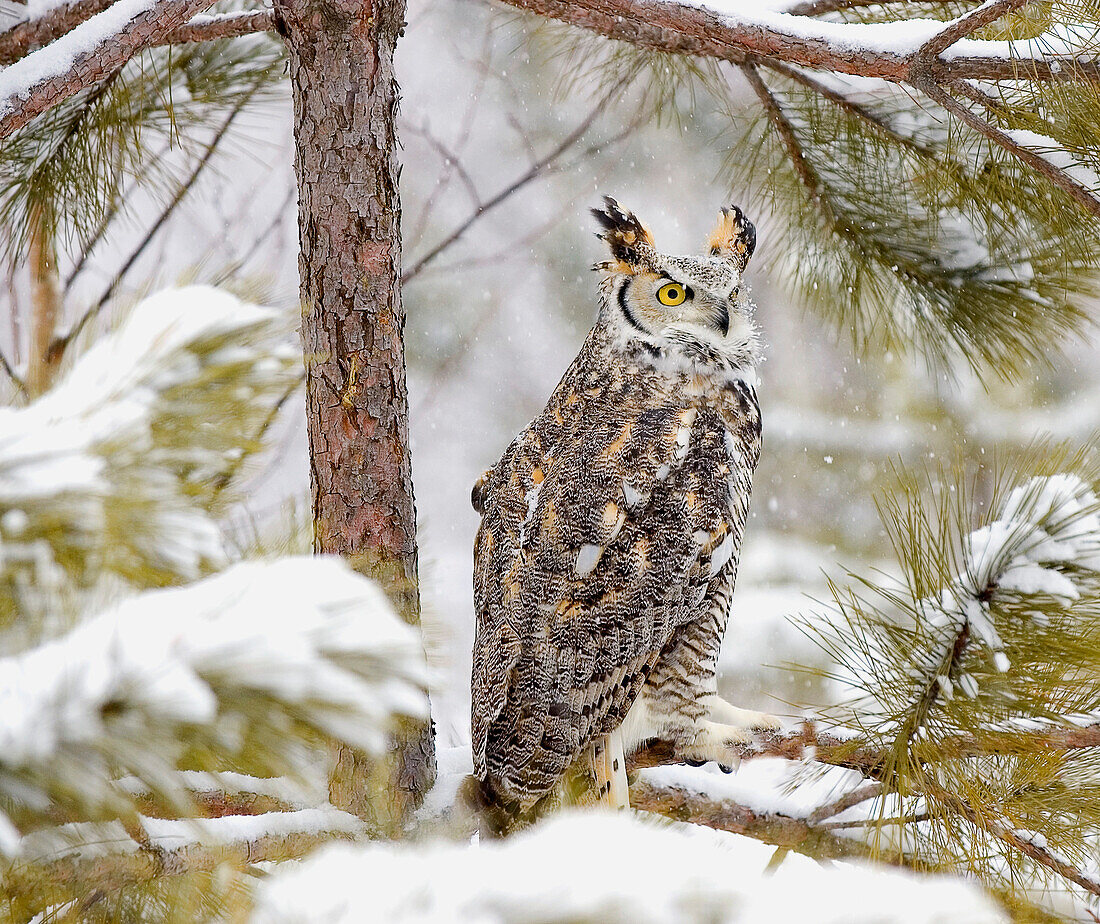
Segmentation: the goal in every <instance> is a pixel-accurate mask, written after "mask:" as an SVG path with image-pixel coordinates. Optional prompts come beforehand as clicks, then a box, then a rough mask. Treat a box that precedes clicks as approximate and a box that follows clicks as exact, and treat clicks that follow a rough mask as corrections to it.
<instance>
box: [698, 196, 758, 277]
mask: <svg viewBox="0 0 1100 924" xmlns="http://www.w3.org/2000/svg"><path fill="white" fill-rule="evenodd" d="M754 250H756V226H755V225H753V223H752V222H751V221H749V220H748V219H747V218H746V217H745V214H744V213H743V212H742V211H741V210H740V209H739V208H738V207H737V206H736V205H731V206H730V207H729V208H728V209H722V211H721V212H720V213H719V214H718V224H717V225H715V227H714V230H713V231H711V232H710V236H709V237H708V238H707V251H708V253H710V255H711V256H712V257H724V258H725V259H727V260H729V261H730V262H732V263H733V264H734V266H736V267H737V271H738V272H739V273H740V272H743V271H744V269H745V264H747V263H748V262H749V257H751V256H752V252H753V251H754Z"/></svg>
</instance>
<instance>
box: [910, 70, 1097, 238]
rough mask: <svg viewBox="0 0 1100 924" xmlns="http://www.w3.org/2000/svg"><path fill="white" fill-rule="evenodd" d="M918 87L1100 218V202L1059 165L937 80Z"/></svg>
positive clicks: (925, 79) (922, 81)
mask: <svg viewBox="0 0 1100 924" xmlns="http://www.w3.org/2000/svg"><path fill="white" fill-rule="evenodd" d="M914 86H916V88H917V89H918V90H920V91H921V92H922V93H924V94H925V95H926V96H927V97H928V98H929V99H931V100H934V101H935V102H937V103H939V104H940V105H941V106H943V108H944V109H946V110H947V111H948V112H950V113H951V114H952V115H953V116H955V117H956V118H957V119H958V120H959V121H960V122H962V123H964V124H965V125H968V126H969V127H970V128H972V129H974V131H976V132H978V133H979V134H981V135H984V136H985V137H986V138H988V139H989V140H990V141H992V142H993V143H994V144H996V145H998V146H1000V147H1002V148H1004V150H1006V151H1008V152H1009V153H1010V154H1012V155H1014V156H1015V157H1016V158H1018V159H1019V160H1021V161H1023V162H1024V163H1025V164H1027V165H1028V166H1029V167H1031V168H1032V169H1033V170H1035V171H1036V172H1037V173H1040V174H1042V175H1043V176H1045V177H1046V178H1047V179H1048V180H1050V182H1051V183H1053V184H1054V185H1055V186H1057V187H1058V188H1059V189H1061V190H1062V191H1063V192H1065V193H1066V194H1067V195H1068V196H1069V197H1070V198H1071V199H1073V200H1074V201H1075V202H1076V203H1078V204H1079V205H1080V206H1081V207H1082V208H1084V209H1085V211H1087V212H1089V213H1090V214H1091V215H1093V216H1095V217H1097V218H1100V199H1098V198H1097V197H1096V196H1095V195H1094V194H1093V193H1092V192H1090V191H1089V190H1088V189H1086V188H1085V187H1084V186H1082V185H1081V184H1080V183H1078V182H1077V181H1076V180H1075V179H1073V178H1072V177H1071V176H1070V175H1069V174H1068V173H1066V171H1065V170H1063V169H1062V168H1061V167H1058V166H1055V165H1054V164H1052V163H1051V162H1050V161H1049V160H1047V159H1046V158H1045V157H1043V156H1042V155H1040V154H1038V153H1036V152H1035V151H1033V150H1031V149H1030V148H1026V147H1024V146H1023V145H1022V144H1020V143H1019V142H1018V141H1016V140H1015V139H1014V138H1012V137H1011V136H1010V135H1008V134H1007V133H1005V132H1003V131H1001V130H1000V129H999V128H996V127H994V126H993V125H991V124H990V123H989V122H987V121H986V120H985V119H983V118H982V117H981V116H979V115H976V114H975V113H973V112H971V111H970V110H969V109H967V108H966V107H965V106H964V105H963V104H962V103H960V102H959V101H958V100H957V99H955V98H954V97H953V96H951V95H950V94H949V93H947V92H946V91H945V90H944V89H943V88H942V87H941V86H939V85H938V84H937V83H935V82H934V81H933V80H930V79H928V78H922V79H920V80H917V81H916V82H915V84H914Z"/></svg>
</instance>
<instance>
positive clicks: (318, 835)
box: [0, 808, 365, 898]
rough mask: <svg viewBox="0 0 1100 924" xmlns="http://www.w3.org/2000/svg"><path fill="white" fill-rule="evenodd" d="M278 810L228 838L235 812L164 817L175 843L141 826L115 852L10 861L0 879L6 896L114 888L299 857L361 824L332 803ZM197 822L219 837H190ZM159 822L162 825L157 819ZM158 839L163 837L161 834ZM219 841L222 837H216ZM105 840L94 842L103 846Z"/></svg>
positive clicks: (350, 832) (17, 896)
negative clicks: (174, 831)
mask: <svg viewBox="0 0 1100 924" xmlns="http://www.w3.org/2000/svg"><path fill="white" fill-rule="evenodd" d="M318 811H325V812H326V813H327V815H328V816H329V819H330V820H331V824H330V825H328V826H327V827H322V828H320V829H318V828H317V824H316V820H315V819H316V817H317V812H318ZM271 814H272V816H283V819H285V820H284V821H283V825H281V826H280V827H279V828H274V829H273V830H272V832H271V833H265V832H263V831H262V830H258V831H257V833H256V835H255V836H253V837H251V838H248V839H241V838H239V837H238V838H233V837H232V836H231V832H232V831H233V830H234V823H235V822H236V821H237V819H236V818H233V819H230V820H229V823H228V824H225V825H224V826H220V825H219V822H220V821H221V819H218V818H214V819H202V820H199V821H197V822H196V821H194V820H184V821H179V822H174V823H169V824H171V825H174V826H175V827H178V828H179V839H180V840H182V841H184V843H183V844H182V845H181V846H179V847H176V846H159V845H157V844H156V843H155V842H154V843H153V844H152V845H150V843H149V840H148V839H147V838H145V837H144V836H143V835H144V832H140V833H139V838H140V840H139V839H131V838H126V839H124V840H122V841H120V842H119V843H118V845H117V846H118V852H110V853H105V854H104V853H101V852H100V851H96V852H95V853H93V854H92V855H91V856H89V857H82V856H80V855H79V854H74V855H71V856H67V857H62V858H60V859H56V860H47V861H45V862H27V863H14V864H12V865H10V866H8V867H7V868H6V869H4V870H3V871H2V876H0V882H2V883H3V887H4V892H5V894H6V895H7V896H8V897H9V898H19V897H21V896H25V895H26V896H33V895H35V894H38V893H39V892H40V890H41V889H43V887H50V886H52V887H62V888H64V887H73V886H75V887H78V888H79V889H80V890H81V891H82V892H94V891H95V890H97V889H99V890H104V891H109V890H114V889H120V888H123V887H125V886H129V885H134V884H135V883H141V882H150V881H152V880H154V879H158V878H160V877H162V876H179V875H183V874H185V873H192V872H199V871H210V870H213V869H216V868H217V867H219V866H220V865H221V864H223V863H230V864H232V865H233V866H236V867H245V866H250V865H252V864H255V863H262V862H267V861H278V860H287V859H291V858H295V857H301V856H303V855H304V854H306V853H308V852H309V851H310V850H311V849H312V848H314V847H316V846H317V845H319V844H321V843H324V842H326V841H331V840H333V839H334V838H349V837H352V836H354V834H355V833H357V832H359V831H362V830H364V828H365V826H363V825H362V824H361V823H359V821H358V819H356V818H354V817H353V816H351V815H348V814H346V813H345V812H339V811H337V810H335V809H332V808H327V809H324V810H317V809H314V810H307V811H306V812H286V813H271ZM296 816H297V817H300V818H301V819H302V821H303V825H302V830H299V831H294V830H287V827H291V828H292V827H293V826H294V820H295V817H296ZM194 824H201V825H202V826H203V828H204V829H207V830H209V831H211V832H217V831H218V830H219V827H224V828H225V834H224V835H223V836H222V837H218V836H217V835H215V836H214V837H212V838H211V840H212V841H213V842H212V843H208V844H203V843H194V840H193V839H194V834H193V832H194V830H195V829H194V828H193V827H189V825H194ZM162 827H163V825H162ZM159 840H166V838H160V839H159ZM219 841H224V843H219ZM103 846H105V845H102V844H100V845H97V847H101V848H102V847H103Z"/></svg>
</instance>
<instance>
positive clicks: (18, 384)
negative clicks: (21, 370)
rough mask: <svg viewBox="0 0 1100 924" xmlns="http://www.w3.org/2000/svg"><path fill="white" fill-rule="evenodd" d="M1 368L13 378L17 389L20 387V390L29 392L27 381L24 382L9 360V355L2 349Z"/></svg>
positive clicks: (0, 354) (24, 392) (12, 380)
mask: <svg viewBox="0 0 1100 924" xmlns="http://www.w3.org/2000/svg"><path fill="white" fill-rule="evenodd" d="M0 369H3V370H4V374H5V375H6V376H7V377H8V378H9V379H11V382H12V384H13V385H14V386H15V387H16V388H17V389H19V391H20V392H22V393H23V394H24V395H25V394H26V393H27V383H26V382H24V381H23V380H22V379H21V378H20V377H19V374H18V373H17V372H16V371H15V369H13V368H12V365H11V363H10V362H8V357H7V355H6V354H5V353H4V351H3V350H0Z"/></svg>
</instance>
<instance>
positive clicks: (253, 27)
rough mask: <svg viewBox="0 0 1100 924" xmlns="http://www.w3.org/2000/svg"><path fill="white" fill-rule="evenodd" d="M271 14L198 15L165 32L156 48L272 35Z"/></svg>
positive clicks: (243, 11) (273, 22)
mask: <svg viewBox="0 0 1100 924" xmlns="http://www.w3.org/2000/svg"><path fill="white" fill-rule="evenodd" d="M274 31H275V14H274V13H273V12H272V11H271V10H241V11H239V12H234V13H214V14H212V15H209V16H206V15H200V16H196V17H194V19H191V20H188V21H187V22H185V23H184V24H183V25H182V26H180V27H179V28H176V29H173V30H172V31H171V32H169V33H168V34H167V35H166V36H165V37H164V40H163V41H161V42H158V44H160V45H186V44H188V43H189V42H209V41H212V40H214V39H222V38H237V37H238V36H241V35H250V34H252V33H253V32H274Z"/></svg>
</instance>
